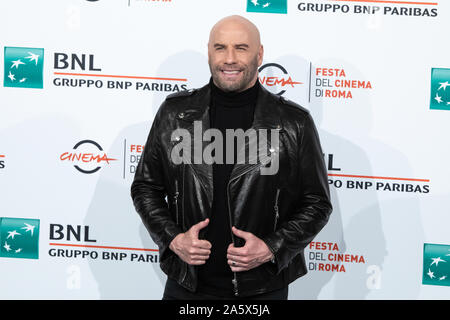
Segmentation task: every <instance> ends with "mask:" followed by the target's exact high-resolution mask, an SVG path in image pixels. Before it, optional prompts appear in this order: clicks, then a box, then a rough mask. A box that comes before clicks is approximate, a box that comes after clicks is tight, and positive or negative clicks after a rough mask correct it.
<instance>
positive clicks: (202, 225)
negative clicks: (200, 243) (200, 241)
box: [189, 218, 209, 238]
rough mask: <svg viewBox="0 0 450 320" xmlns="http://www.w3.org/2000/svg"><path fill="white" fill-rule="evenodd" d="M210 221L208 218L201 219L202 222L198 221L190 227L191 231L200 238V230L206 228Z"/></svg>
mask: <svg viewBox="0 0 450 320" xmlns="http://www.w3.org/2000/svg"><path fill="white" fill-rule="evenodd" d="M208 223H209V219H208V218H206V219H205V220H203V221H200V222H199V223H197V224H194V225H193V226H192V227H191V228H190V229H189V231H191V232H192V233H193V234H194V235H195V237H196V238H198V233H199V231H200V230H201V229H203V228H205V227H206V226H207V225H208Z"/></svg>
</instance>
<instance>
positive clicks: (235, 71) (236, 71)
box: [223, 70, 239, 74]
mask: <svg viewBox="0 0 450 320" xmlns="http://www.w3.org/2000/svg"><path fill="white" fill-rule="evenodd" d="M223 73H226V74H237V73H239V70H234V71H227V70H223Z"/></svg>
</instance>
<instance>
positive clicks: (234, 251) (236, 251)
mask: <svg viewBox="0 0 450 320" xmlns="http://www.w3.org/2000/svg"><path fill="white" fill-rule="evenodd" d="M227 254H230V255H233V256H246V255H248V250H247V248H246V247H245V246H243V247H239V248H236V247H235V246H234V245H233V244H231V245H229V246H228V250H227Z"/></svg>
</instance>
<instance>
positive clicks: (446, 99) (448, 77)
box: [430, 68, 450, 110]
mask: <svg viewBox="0 0 450 320" xmlns="http://www.w3.org/2000/svg"><path fill="white" fill-rule="evenodd" d="M449 82H450V69H444V68H433V69H431V101H430V109H436V110H450V88H448V90H447V87H449V86H450V83H449Z"/></svg>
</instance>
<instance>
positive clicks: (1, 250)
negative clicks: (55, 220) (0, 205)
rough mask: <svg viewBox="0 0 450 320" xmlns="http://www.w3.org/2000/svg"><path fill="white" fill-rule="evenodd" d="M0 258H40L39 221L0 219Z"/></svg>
mask: <svg viewBox="0 0 450 320" xmlns="http://www.w3.org/2000/svg"><path fill="white" fill-rule="evenodd" d="M0 241H1V247H0V257H4V258H25V259H38V258H39V220H38V219H22V218H0Z"/></svg>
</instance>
